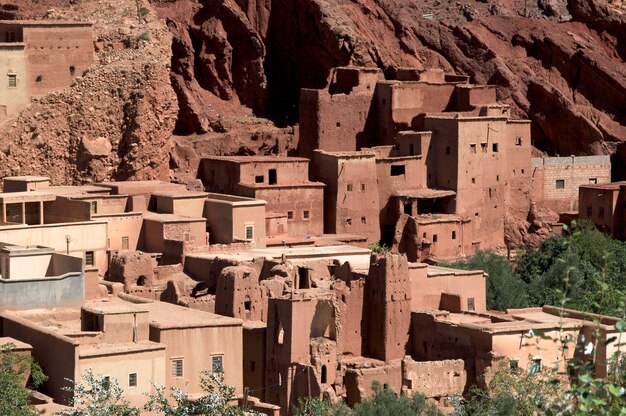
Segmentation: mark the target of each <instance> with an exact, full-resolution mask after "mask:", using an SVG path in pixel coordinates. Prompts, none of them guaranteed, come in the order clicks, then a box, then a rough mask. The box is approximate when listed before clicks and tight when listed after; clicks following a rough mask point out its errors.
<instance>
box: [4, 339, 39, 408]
mask: <svg viewBox="0 0 626 416" xmlns="http://www.w3.org/2000/svg"><path fill="white" fill-rule="evenodd" d="M14 347H15V345H14V344H5V345H2V346H1V347H0V416H35V415H37V412H36V411H35V408H34V406H32V405H31V403H30V395H31V392H30V390H29V388H30V389H36V388H37V387H39V386H40V385H42V384H43V383H44V382H45V381H46V380H47V379H48V378H47V377H46V376H45V375H44V373H43V371H42V370H41V367H40V366H39V365H38V364H37V363H36V362H35V360H33V359H32V358H31V357H30V356H28V355H21V354H17V353H15V352H13V350H12V349H13V348H14ZM29 373H30V377H29V381H28V384H27V387H29V388H26V387H24V379H25V378H26V377H27V376H28V374H29Z"/></svg>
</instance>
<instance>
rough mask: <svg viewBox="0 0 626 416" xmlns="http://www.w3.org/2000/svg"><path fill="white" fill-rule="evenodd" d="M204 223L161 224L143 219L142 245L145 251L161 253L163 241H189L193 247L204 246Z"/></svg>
mask: <svg viewBox="0 0 626 416" xmlns="http://www.w3.org/2000/svg"><path fill="white" fill-rule="evenodd" d="M205 224H206V223H205V221H199V220H189V221H180V222H163V221H158V220H151V219H147V218H146V219H144V221H143V244H144V247H145V249H146V250H147V251H150V252H155V253H162V252H163V250H164V245H163V240H165V239H168V240H179V241H189V242H192V243H193V244H195V245H206V225H205Z"/></svg>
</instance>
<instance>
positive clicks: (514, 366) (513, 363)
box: [509, 358, 519, 373]
mask: <svg viewBox="0 0 626 416" xmlns="http://www.w3.org/2000/svg"><path fill="white" fill-rule="evenodd" d="M509 368H510V369H511V371H512V372H513V373H517V371H518V370H519V360H518V359H517V358H511V359H510V360H509Z"/></svg>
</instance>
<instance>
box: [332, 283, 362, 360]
mask: <svg viewBox="0 0 626 416" xmlns="http://www.w3.org/2000/svg"><path fill="white" fill-rule="evenodd" d="M332 288H333V290H334V292H335V298H336V299H337V301H336V302H337V305H338V307H337V319H338V322H339V325H338V328H339V332H338V334H337V350H338V353H339V354H349V355H353V356H355V357H358V356H361V355H363V332H362V331H363V317H364V315H365V312H364V311H365V309H366V307H365V303H364V299H365V280H364V279H358V280H352V281H350V282H348V283H344V282H341V281H335V283H334V284H333V287H332Z"/></svg>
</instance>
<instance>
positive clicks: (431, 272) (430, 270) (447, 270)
mask: <svg viewBox="0 0 626 416" xmlns="http://www.w3.org/2000/svg"><path fill="white" fill-rule="evenodd" d="M411 264H415V263H411ZM418 264H421V263H418ZM426 272H427V274H428V277H436V276H446V275H457V276H463V275H474V274H478V273H482V274H484V275H487V273H485V272H484V271H482V270H462V269H453V268H451V267H442V266H433V265H430V264H429V265H427V266H426Z"/></svg>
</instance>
